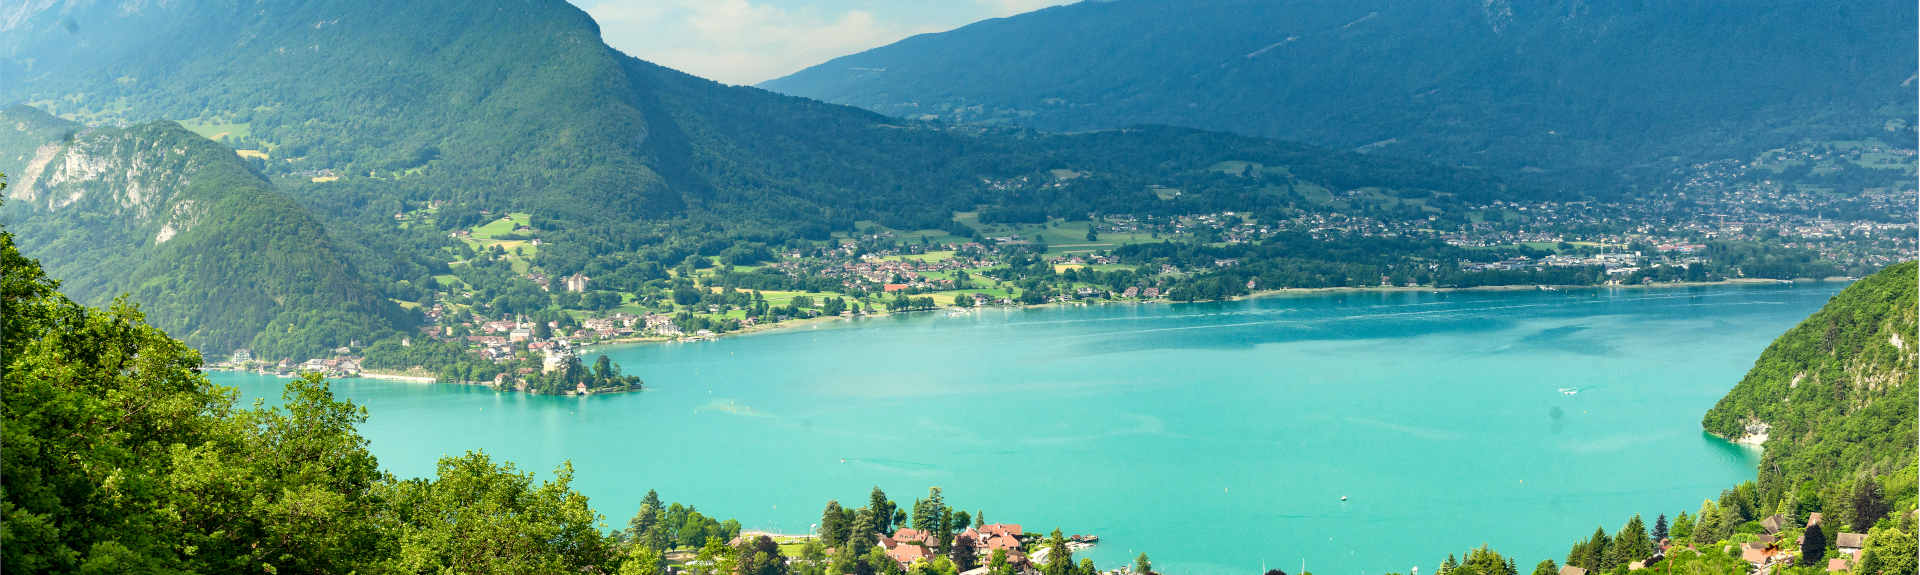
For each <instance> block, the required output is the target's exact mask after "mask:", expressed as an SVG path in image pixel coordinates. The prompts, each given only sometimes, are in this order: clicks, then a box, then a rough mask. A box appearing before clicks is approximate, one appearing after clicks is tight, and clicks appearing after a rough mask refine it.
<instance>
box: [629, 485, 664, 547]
mask: <svg viewBox="0 0 1920 575" xmlns="http://www.w3.org/2000/svg"><path fill="white" fill-rule="evenodd" d="M662 513H664V510H662V509H661V508H660V494H659V493H658V492H655V491H654V490H652V489H648V490H647V495H646V496H645V497H642V498H640V510H639V511H637V512H635V513H634V514H633V519H630V520H628V521H627V536H628V537H629V538H631V539H633V540H634V541H636V542H638V543H640V544H641V545H644V546H648V547H652V548H654V549H655V550H659V551H665V550H666V537H665V536H666V533H665V531H664V530H661V529H658V527H659V526H660V520H661V514H662Z"/></svg>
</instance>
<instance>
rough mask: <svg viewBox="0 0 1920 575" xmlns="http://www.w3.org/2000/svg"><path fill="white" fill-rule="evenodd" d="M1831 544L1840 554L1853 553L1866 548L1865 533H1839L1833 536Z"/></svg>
mask: <svg viewBox="0 0 1920 575" xmlns="http://www.w3.org/2000/svg"><path fill="white" fill-rule="evenodd" d="M1833 546H1834V547H1835V548H1837V549H1839V550H1840V553H1841V554H1844V555H1854V554H1857V553H1859V552H1860V550H1861V549H1864V548H1866V546H1867V535H1866V534H1865V533H1841V534H1840V535H1839V536H1836V537H1834V538H1833Z"/></svg>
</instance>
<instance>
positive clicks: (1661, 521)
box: [1653, 513, 1667, 543]
mask: <svg viewBox="0 0 1920 575" xmlns="http://www.w3.org/2000/svg"><path fill="white" fill-rule="evenodd" d="M1666 538H1667V514H1665V513H1661V514H1660V516H1659V517H1655V518H1654V519H1653V542H1654V543H1659V542H1660V540H1662V539H1666Z"/></svg>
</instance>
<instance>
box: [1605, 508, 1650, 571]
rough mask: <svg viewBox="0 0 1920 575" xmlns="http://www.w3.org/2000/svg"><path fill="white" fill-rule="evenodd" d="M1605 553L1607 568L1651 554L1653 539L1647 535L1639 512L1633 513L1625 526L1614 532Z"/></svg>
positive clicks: (1644, 557)
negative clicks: (1606, 555)
mask: <svg viewBox="0 0 1920 575" xmlns="http://www.w3.org/2000/svg"><path fill="white" fill-rule="evenodd" d="M1607 553H1608V557H1607V560H1606V561H1605V565H1606V567H1605V568H1607V569H1611V568H1613V567H1614V566H1617V565H1626V564H1628V563H1632V562H1634V561H1639V560H1642V559H1646V558H1648V557H1652V556H1653V541H1652V539H1651V538H1649V537H1648V536H1647V527H1646V524H1645V523H1642V522H1641V521H1640V515H1639V514H1634V516H1633V518H1631V519H1628V520H1627V524H1626V525H1625V526H1623V527H1621V528H1620V530H1619V531H1617V532H1615V533H1614V536H1613V540H1612V542H1610V543H1609V544H1608V545H1607Z"/></svg>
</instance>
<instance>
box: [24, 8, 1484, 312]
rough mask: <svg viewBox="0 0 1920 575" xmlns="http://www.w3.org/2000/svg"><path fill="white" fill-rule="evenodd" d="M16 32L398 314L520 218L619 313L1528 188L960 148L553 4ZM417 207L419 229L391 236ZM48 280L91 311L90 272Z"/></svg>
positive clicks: (27, 51)
mask: <svg viewBox="0 0 1920 575" xmlns="http://www.w3.org/2000/svg"><path fill="white" fill-rule="evenodd" d="M8 10H9V11H8V12H6V13H5V14H0V16H3V17H0V71H3V72H4V74H5V75H6V77H7V78H9V80H10V81H8V82H0V101H7V100H15V101H23V102H26V103H28V104H30V105H32V106H34V107H36V108H39V109H41V110H44V111H47V112H50V113H53V114H55V115H58V116H62V117H67V118H72V119H77V120H81V121H84V122H88V123H95V124H119V123H144V122H152V121H158V120H176V121H179V122H181V123H182V124H183V125H185V126H186V127H188V128H189V129H192V130H195V131H197V132H199V133H201V134H203V135H206V136H208V137H210V138H213V139H216V140H218V141H220V142H221V143H224V144H227V145H229V146H232V147H233V148H235V149H237V150H240V151H242V152H243V153H244V155H246V156H247V158H246V160H245V161H246V163H247V164H248V165H251V166H252V167H253V168H254V169H255V170H257V171H258V172H259V173H261V174H263V175H265V176H266V177H267V178H268V179H269V180H270V181H271V182H272V183H273V184H274V186H275V187H276V188H277V189H278V190H279V191H281V192H283V193H284V194H285V195H286V196H287V197H290V198H292V199H293V200H294V201H295V202H297V203H299V204H301V205H303V206H305V207H307V208H308V209H309V211H310V212H312V213H313V214H314V215H315V216H316V217H318V218H319V219H320V220H321V221H322V222H323V223H324V224H325V225H326V226H328V229H329V233H330V234H331V235H332V236H333V237H336V238H340V241H339V242H338V244H336V248H337V250H338V251H340V252H341V253H344V254H346V255H347V256H348V257H349V259H351V260H352V261H353V262H354V263H355V264H356V266H357V268H358V269H359V270H361V271H362V273H363V274H364V275H365V276H366V277H368V278H369V279H370V280H373V283H374V284H375V287H376V288H377V289H379V290H380V291H381V292H382V294H381V295H384V296H386V297H388V298H392V299H398V300H402V301H410V302H418V301H421V300H422V299H423V297H424V296H423V294H422V292H423V290H422V288H421V287H420V286H427V285H433V284H432V282H430V281H429V280H430V278H432V277H434V276H441V277H445V275H447V274H449V273H450V272H449V266H450V265H456V264H458V263H460V262H462V261H466V260H470V259H471V258H472V256H473V253H472V250H471V249H470V246H468V245H465V244H463V243H461V242H460V241H457V240H454V239H451V238H450V237H449V234H450V232H454V231H457V230H463V229H467V228H470V227H472V226H475V225H477V224H482V223H486V222H488V221H492V220H496V219H499V218H500V214H502V213H527V214H530V217H531V221H530V227H531V228H532V229H536V230H538V232H539V238H540V239H541V240H542V241H543V242H544V243H543V244H542V245H540V246H539V249H538V250H537V251H538V253H537V254H532V253H529V255H528V256H527V257H528V259H530V260H531V262H532V264H533V265H534V266H537V267H538V268H539V269H540V270H541V271H542V272H543V273H545V274H548V275H549V276H552V277H562V276H565V275H568V274H573V273H576V272H584V273H587V274H588V275H590V276H592V277H594V278H595V280H596V285H597V286H600V288H599V289H611V290H622V291H632V290H635V289H637V288H638V287H639V285H640V283H641V282H643V281H650V280H659V279H663V278H665V277H666V276H665V274H664V273H663V272H662V271H661V270H664V269H671V268H673V267H674V266H676V265H678V264H680V263H681V262H683V261H684V260H686V258H688V256H691V255H701V256H717V255H719V254H721V253H722V252H725V251H726V250H728V249H730V248H736V247H737V248H740V249H742V250H748V251H751V252H756V253H766V252H767V251H768V246H781V245H786V244H787V243H788V242H806V241H823V240H826V239H828V238H829V235H830V234H831V233H833V232H847V231H851V230H852V229H853V228H854V226H855V223H856V222H876V223H879V224H882V225H886V226H889V227H893V228H896V229H942V228H950V227H951V226H952V225H954V220H953V218H954V213H955V212H960V211H974V210H978V211H979V212H980V213H981V218H982V220H983V221H993V220H998V221H1015V220H1018V221H1035V220H1036V219H1041V220H1044V219H1045V218H1047V217H1053V218H1063V217H1064V218H1085V217H1087V215H1088V214H1089V213H1093V212H1103V213H1128V214H1140V215H1153V214H1188V213H1208V212H1218V211H1226V210H1239V211H1245V212H1251V213H1271V214H1287V213H1299V212H1300V211H1303V210H1307V211H1312V210H1322V211H1324V210H1329V209H1334V208H1330V207H1328V206H1329V205H1330V202H1328V201H1327V198H1328V197H1329V194H1330V193H1332V194H1338V193H1341V192H1344V191H1347V190H1354V189H1359V188H1369V193H1368V194H1367V195H1368V197H1383V198H1386V199H1385V200H1382V201H1380V202H1378V204H1379V205H1378V206H1375V207H1377V208H1379V209H1399V210H1403V211H1407V212H1408V213H1407V214H1404V215H1406V216H1407V217H1410V218H1420V219H1424V218H1427V217H1429V216H1435V217H1441V218H1455V219H1459V220H1460V221H1465V217H1466V216H1465V214H1464V213H1462V212H1464V210H1453V209H1452V207H1453V206H1456V205H1459V204H1460V203H1463V202H1468V201H1485V200H1488V199H1491V198H1503V197H1512V196H1513V195H1514V194H1516V193H1518V191H1517V190H1514V189H1510V188H1509V186H1507V185H1506V184H1504V183H1503V182H1501V181H1500V180H1498V179H1495V178H1492V177H1489V176H1488V175H1486V174H1485V173H1482V172H1478V171H1474V170H1460V169H1449V168H1441V167H1437V166H1434V165H1431V164H1426V163H1422V162H1417V161H1407V160H1400V159H1394V158H1383V157H1374V156H1367V155H1362V154H1356V153H1350V152H1336V151H1330V150H1326V149H1321V148H1315V147H1312V146H1304V145H1297V144H1289V143H1283V142H1275V141H1270V140H1263V139H1258V138H1251V137H1246V136H1237V135H1231V134H1225V133H1216V132H1203V131H1197V130H1192V129H1184V128H1157V127H1154V128H1139V129H1128V130H1114V131H1105V132H1096V133H1082V134H1069V135H1059V134H1043V133H1038V132H1032V131H1028V130H1024V129H1001V128H995V129H981V128H974V127H960V128H954V127H949V126H945V125H941V124H936V123H926V122H918V121H909V120H900V119H897V118H890V117H887V116H882V115H879V114H875V113H872V112H869V111H865V110H860V109H857V108H851V107H846V106H839V105H831V104H825V103H821V102H818V101H813V100H807V99H802V98H796V97H791V96H783V95H779V94H774V93H771V92H767V91H764V90H760V89H756V88H747V87H729V86H723V85H720V84H718V83H715V82H712V81H708V80H705V79H701V78H697V77H694V76H691V75H687V74H684V73H681V72H677V71H674V70H670V69H666V68H663V67H660V66H656V65H653V64H650V63H647V62H644V61H641V60H638V59H634V58H631V57H628V56H626V55H624V54H621V53H619V52H618V51H615V50H613V49H611V48H609V47H608V46H606V45H605V44H604V43H602V42H601V41H600V38H599V30H598V28H597V26H596V25H595V24H594V22H593V21H592V20H591V19H590V18H589V17H588V16H587V15H586V14H585V13H584V12H581V11H580V10H579V9H577V8H575V7H573V6H572V5H570V4H568V3H566V2H564V1H562V0H488V1H486V2H481V3H477V4H476V3H472V2H455V1H452V0H428V1H421V2H405V3H400V4H392V3H385V2H373V1H370V0H324V1H317V2H291V1H279V0H268V1H264V2H251V1H248V2H242V1H237V0H190V1H183V2H169V3H148V2H134V1H103V2H85V1H51V2H35V3H30V4H24V5H18V6H13V7H9V8H8ZM32 145H34V146H37V144H32ZM0 147H4V148H5V149H0V155H23V154H29V155H30V154H31V148H22V147H21V146H18V145H14V146H11V147H7V146H6V142H0ZM1167 189H1177V190H1181V191H1182V193H1179V194H1173V195H1169V194H1165V193H1161V192H1157V191H1156V190H1167ZM1396 197H1405V198H1417V201H1413V202H1402V201H1399V200H1397V199H1395V198H1396ZM1342 203H1343V204H1344V202H1342ZM1356 203H1364V202H1358V201H1357V200H1356ZM1341 209H1345V208H1341ZM1354 209H1356V210H1357V209H1360V208H1354ZM11 210H12V208H8V210H7V211H11ZM428 210H431V216H430V217H423V218H422V221H423V222H424V223H425V225H416V226H398V225H396V223H395V222H396V215H398V214H402V213H403V212H416V213H426V211H428ZM16 219H18V218H16ZM65 229H66V230H67V231H68V233H71V234H76V237H66V236H63V235H61V234H60V233H58V230H57V228H56V226H53V225H51V224H48V225H45V226H41V227H38V228H35V229H31V230H29V229H28V227H27V226H22V228H21V233H20V240H21V242H22V245H23V247H24V248H25V250H26V251H28V252H29V253H33V254H36V255H47V254H49V253H50V251H51V249H50V248H49V247H46V246H54V245H66V244H60V243H59V242H74V241H78V239H79V238H78V237H77V234H78V233H79V231H80V230H81V229H82V228H79V227H72V226H69V227H67V228H65ZM61 249H65V248H61ZM73 255H75V254H73V253H63V254H61V256H59V257H54V258H52V259H50V260H49V264H50V265H51V266H54V268H55V269H56V270H58V271H61V272H68V271H69V269H68V268H66V267H64V266H65V262H63V261H61V260H60V257H68V256H73ZM522 274H524V272H522ZM64 275H68V276H70V277H74V278H75V280H74V281H75V282H76V284H75V287H80V288H84V289H83V291H82V292H81V293H82V295H83V296H91V295H93V292H92V291H91V289H93V288H92V287H90V286H91V285H92V284H88V283H87V282H89V281H91V280H89V279H87V278H86V277H85V276H84V274H82V273H65V274H64ZM96 283H97V282H96ZM521 291H526V290H521ZM429 295H430V294H429ZM497 295H498V294H497V293H487V294H482V296H483V298H484V299H487V300H492V299H494V298H495V297H496V296H497ZM531 295H534V296H539V298H544V294H541V293H539V292H537V290H536V291H535V292H534V293H533V294H531ZM155 317H156V323H158V324H160V325H162V326H168V325H169V320H167V319H165V316H164V314H155ZM188 340H189V341H191V342H196V343H198V342H201V341H204V340H201V339H196V338H192V337H189V338H188ZM222 341H225V340H222Z"/></svg>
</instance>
